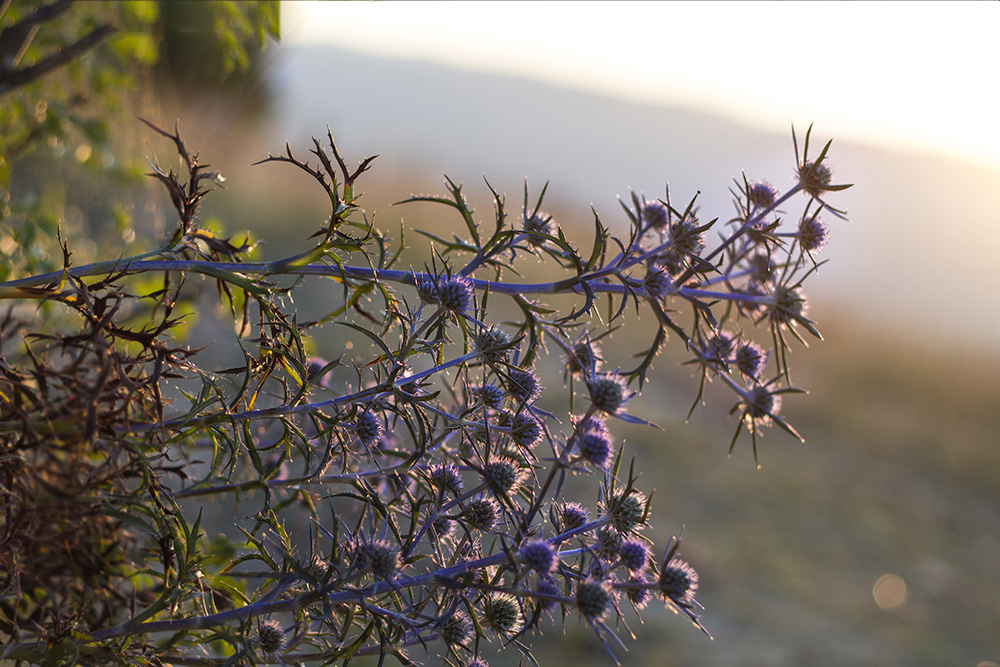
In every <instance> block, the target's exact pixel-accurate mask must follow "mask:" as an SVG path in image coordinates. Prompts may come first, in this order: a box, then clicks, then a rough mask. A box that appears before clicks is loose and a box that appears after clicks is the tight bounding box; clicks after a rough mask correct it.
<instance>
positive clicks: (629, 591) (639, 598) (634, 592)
mask: <svg viewBox="0 0 1000 667" xmlns="http://www.w3.org/2000/svg"><path fill="white" fill-rule="evenodd" d="M649 582H650V579H649V577H648V576H647V575H646V573H645V572H633V573H632V575H631V576H630V577H629V578H628V583H629V584H630V585H629V587H628V588H626V589H625V595H626V596H627V597H628V599H629V602H631V603H632V604H633V605H634V606H635V608H636V609H642V608H643V607H645V606H646V603H647V602H649V598H650V597H651V596H652V593H650V590H649Z"/></svg>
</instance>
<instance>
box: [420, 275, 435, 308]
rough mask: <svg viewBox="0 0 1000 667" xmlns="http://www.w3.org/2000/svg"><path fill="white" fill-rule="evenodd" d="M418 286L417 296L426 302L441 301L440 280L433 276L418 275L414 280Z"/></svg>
mask: <svg viewBox="0 0 1000 667" xmlns="http://www.w3.org/2000/svg"><path fill="white" fill-rule="evenodd" d="M414 282H415V284H416V287H417V296H419V297H420V300H421V301H423V302H424V303H430V304H435V303H440V302H441V298H440V296H439V295H438V282H437V279H436V278H434V277H432V276H423V275H422V276H417V277H416V279H415V280H414Z"/></svg>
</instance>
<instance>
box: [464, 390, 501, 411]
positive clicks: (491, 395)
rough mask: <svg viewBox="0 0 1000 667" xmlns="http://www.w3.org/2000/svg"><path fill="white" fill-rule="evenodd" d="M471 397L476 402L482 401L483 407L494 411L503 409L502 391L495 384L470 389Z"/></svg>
mask: <svg viewBox="0 0 1000 667" xmlns="http://www.w3.org/2000/svg"><path fill="white" fill-rule="evenodd" d="M472 396H473V397H474V398H475V400H477V401H482V402H483V405H485V406H486V407H488V408H492V409H494V410H499V409H501V408H502V407H503V399H504V397H505V396H506V394H505V393H504V390H503V389H501V388H500V387H498V386H496V385H495V384H484V385H480V386H478V387H473V388H472Z"/></svg>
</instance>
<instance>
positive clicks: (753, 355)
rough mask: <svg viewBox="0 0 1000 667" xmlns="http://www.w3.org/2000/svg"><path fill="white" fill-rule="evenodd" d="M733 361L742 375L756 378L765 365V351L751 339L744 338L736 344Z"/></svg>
mask: <svg viewBox="0 0 1000 667" xmlns="http://www.w3.org/2000/svg"><path fill="white" fill-rule="evenodd" d="M733 362H734V363H735V364H736V368H737V370H739V372H740V373H742V374H743V375H744V376H746V377H748V378H753V379H757V378H759V377H760V374H761V373H763V372H764V366H766V365H767V352H766V351H765V350H764V348H762V347H761V346H760V345H758V344H757V343H755V342H753V341H752V340H744V341H741V342H740V344H739V345H737V346H736V353H735V355H734V356H733Z"/></svg>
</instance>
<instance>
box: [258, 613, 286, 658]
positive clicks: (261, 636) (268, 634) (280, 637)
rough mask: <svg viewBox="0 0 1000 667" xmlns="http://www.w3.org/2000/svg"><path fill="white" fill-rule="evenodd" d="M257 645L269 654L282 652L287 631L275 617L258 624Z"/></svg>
mask: <svg viewBox="0 0 1000 667" xmlns="http://www.w3.org/2000/svg"><path fill="white" fill-rule="evenodd" d="M257 646H258V647H259V648H260V650H261V651H263V652H264V653H267V654H268V655H274V654H276V653H280V652H281V649H283V648H284V647H285V631H284V630H282V629H281V623H279V622H278V621H275V620H274V619H269V620H266V621H261V622H260V624H259V625H258V626H257Z"/></svg>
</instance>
